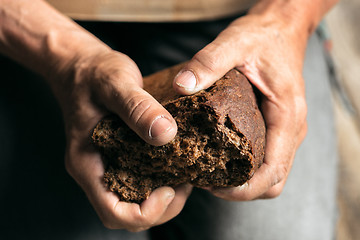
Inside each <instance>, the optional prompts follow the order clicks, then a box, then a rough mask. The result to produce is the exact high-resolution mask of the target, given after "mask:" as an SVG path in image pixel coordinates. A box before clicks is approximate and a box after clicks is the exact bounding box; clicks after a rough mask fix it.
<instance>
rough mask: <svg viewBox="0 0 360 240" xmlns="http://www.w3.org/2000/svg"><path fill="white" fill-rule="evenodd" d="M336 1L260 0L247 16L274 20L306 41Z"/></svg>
mask: <svg viewBox="0 0 360 240" xmlns="http://www.w3.org/2000/svg"><path fill="white" fill-rule="evenodd" d="M336 1H337V0H328V1H324V0H302V1H297V0H290V1H285V0H261V1H259V2H258V3H257V4H255V5H254V7H253V8H252V9H250V11H249V15H260V16H262V17H263V18H268V19H276V21H278V22H279V23H281V24H282V26H283V27H284V29H287V30H288V31H290V32H292V33H293V34H294V35H297V36H298V37H299V38H302V39H304V40H307V39H308V38H309V36H310V35H311V34H312V33H313V32H314V30H315V29H316V27H317V25H318V24H319V22H320V21H321V18H322V17H323V15H324V14H325V13H326V11H327V10H328V9H329V8H330V7H331V6H332V5H333V4H335V2H336Z"/></svg>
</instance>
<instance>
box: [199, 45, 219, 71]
mask: <svg viewBox="0 0 360 240" xmlns="http://www.w3.org/2000/svg"><path fill="white" fill-rule="evenodd" d="M218 59H220V58H219V57H217V56H216V54H214V52H213V51H211V50H210V49H208V48H204V49H202V50H200V51H199V52H198V53H197V54H195V56H194V57H193V59H192V61H193V62H194V61H195V62H196V63H198V64H199V65H200V66H201V67H202V68H203V69H204V70H205V71H207V72H209V73H210V74H212V73H215V71H216V66H217V65H218V63H217V62H218Z"/></svg>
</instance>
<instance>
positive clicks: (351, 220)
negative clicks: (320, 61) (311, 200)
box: [325, 0, 360, 240]
mask: <svg viewBox="0 0 360 240" xmlns="http://www.w3.org/2000/svg"><path fill="white" fill-rule="evenodd" d="M359 11H360V1H359V0H342V1H340V2H339V3H338V5H337V6H336V7H335V8H334V9H333V10H332V11H331V12H330V13H329V14H328V15H327V17H326V19H325V22H326V23H327V27H328V30H329V33H330V36H331V39H332V42H331V43H329V46H328V47H329V48H330V49H331V55H332V57H333V60H334V64H335V67H336V72H337V83H335V84H334V103H335V115H336V123H337V132H338V146H339V154H340V163H339V178H340V181H339V186H338V203H339V221H338V226H337V239H338V240H348V239H349V240H357V239H360V228H359V226H360V41H359V39H360V14H359Z"/></svg>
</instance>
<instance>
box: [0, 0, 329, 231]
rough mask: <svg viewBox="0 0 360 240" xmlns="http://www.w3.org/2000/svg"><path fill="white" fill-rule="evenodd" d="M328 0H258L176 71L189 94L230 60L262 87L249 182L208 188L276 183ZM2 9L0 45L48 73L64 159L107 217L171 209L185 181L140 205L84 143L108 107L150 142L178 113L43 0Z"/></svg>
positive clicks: (286, 167)
mask: <svg viewBox="0 0 360 240" xmlns="http://www.w3.org/2000/svg"><path fill="white" fill-rule="evenodd" d="M334 2H335V1H330V0H304V1H301V2H300V1H296V0H293V1H283V0H276V1H274V0H271V1H269V0H263V1H259V3H258V4H256V5H255V6H254V7H253V8H252V9H251V10H250V12H249V14H248V15H247V16H245V17H242V18H240V19H238V20H236V21H235V22H233V23H232V24H231V25H230V26H229V27H228V28H226V29H225V30H224V31H223V32H222V33H221V34H220V35H219V36H218V37H217V38H216V39H215V40H214V41H213V42H212V43H209V45H208V46H206V47H205V48H204V49H202V50H201V51H200V52H199V53H197V54H196V55H195V56H194V58H193V59H192V60H191V61H190V62H189V63H188V64H187V65H186V66H185V68H184V70H183V71H181V73H186V74H185V75H183V74H179V75H178V76H177V78H176V79H175V80H174V88H175V89H176V91H178V92H179V93H182V94H192V93H194V92H196V91H198V90H201V89H203V88H206V87H208V86H210V85H211V84H212V83H213V82H214V81H216V80H217V79H219V78H220V77H221V76H223V75H224V74H225V73H226V72H227V71H229V70H230V69H232V68H234V67H235V68H237V69H239V70H240V71H241V72H243V73H244V74H245V75H246V76H247V77H248V78H249V80H250V81H251V82H252V83H253V84H254V85H255V86H256V87H257V88H258V89H259V90H260V91H261V93H262V95H263V96H262V103H261V109H262V111H263V114H264V117H265V121H266V125H267V136H266V137H267V144H266V151H265V161H264V164H263V165H262V166H261V168H260V169H259V170H258V171H257V172H256V174H255V175H254V177H253V178H252V179H251V180H250V181H249V182H248V183H247V184H245V185H243V186H241V187H236V188H231V189H209V191H211V192H212V193H213V194H214V195H216V196H218V197H221V198H224V199H228V200H236V201H243V200H252V199H256V198H272V197H276V196H278V195H279V194H280V193H281V190H282V188H283V186H284V184H285V181H286V178H287V176H288V174H289V171H290V169H291V166H292V162H293V159H294V155H295V152H296V149H297V148H298V147H299V145H300V143H301V142H302V140H303V139H304V136H305V134H306V120H305V119H306V103H305V97H304V95H305V94H304V81H303V78H302V64H303V59H304V52H305V48H306V41H307V38H308V37H309V34H310V33H311V31H313V29H314V28H315V26H316V24H317V23H318V22H319V20H320V19H321V17H322V16H323V15H324V14H325V12H326V11H327V10H328V9H329V8H330V7H331V6H332V5H333V4H334ZM0 17H1V21H0V52H1V53H3V54H5V55H7V56H9V57H11V58H13V59H15V60H16V61H18V62H20V63H21V64H23V65H24V66H26V67H28V68H30V69H32V70H33V71H35V72H38V73H39V74H42V75H43V76H44V77H45V79H46V80H47V81H48V82H49V85H50V86H51V87H52V89H53V92H54V94H55V96H56V97H57V99H58V101H59V104H60V106H61V108H62V111H63V114H64V120H65V125H66V126H65V127H66V135H67V148H66V161H65V163H66V168H67V170H68V172H69V174H70V175H71V176H72V177H73V178H74V179H75V180H76V182H77V183H78V184H79V185H80V186H81V188H82V189H83V190H84V191H85V193H86V195H87V196H88V198H89V200H90V202H91V204H92V205H93V207H94V208H95V210H96V212H97V213H98V215H99V217H100V219H101V220H102V222H103V223H104V225H105V226H106V227H108V228H123V229H128V230H130V231H141V230H145V229H148V228H150V227H152V226H155V225H159V224H161V223H164V222H166V221H168V220H170V219H172V218H173V217H175V216H176V215H177V214H178V213H179V212H180V211H181V210H182V208H183V206H184V204H185V202H186V199H187V197H188V196H189V194H190V192H191V186H187V185H185V186H180V187H178V188H176V189H172V188H170V187H161V188H159V189H157V190H155V191H154V192H153V193H152V194H151V195H150V197H149V198H148V199H147V200H145V201H144V202H143V203H142V204H140V205H139V204H130V203H125V202H120V201H119V199H118V197H117V196H116V194H114V193H112V192H110V191H108V190H107V189H106V187H105V186H104V183H103V180H102V179H103V174H104V166H103V163H102V161H101V158H100V154H99V153H98V152H97V151H96V150H95V149H94V148H93V147H92V146H91V144H90V133H91V130H92V129H93V128H94V126H95V125H96V123H97V122H98V121H99V120H100V119H102V118H103V117H104V116H105V115H107V114H108V113H109V112H113V113H115V114H118V115H119V116H120V117H121V118H122V119H123V120H124V121H125V122H126V123H127V124H128V125H129V126H130V127H131V128H132V129H133V130H134V131H135V132H136V133H137V134H138V135H139V136H140V137H141V138H143V139H144V140H145V141H146V142H148V143H150V144H153V145H162V144H166V143H167V142H168V141H170V140H171V139H172V138H173V137H174V136H175V134H176V130H177V127H176V123H175V121H174V120H173V118H172V117H171V115H170V114H169V113H168V112H167V111H166V110H165V109H164V108H163V107H162V106H161V105H160V104H159V103H158V102H157V101H156V100H155V99H154V98H153V97H152V96H150V95H149V94H148V93H146V92H145V91H144V90H143V89H142V76H141V73H140V71H139V69H138V67H137V66H136V64H135V63H134V62H133V61H132V60H131V59H130V58H129V57H127V56H126V55H124V54H122V53H119V52H116V51H113V50H111V49H110V48H109V47H107V46H106V45H105V44H104V43H102V42H101V41H99V40H98V39H96V38H95V37H94V36H93V35H91V34H89V33H88V32H86V30H84V29H82V28H80V27H79V26H77V25H76V24H75V23H74V22H72V21H71V20H70V19H68V18H66V17H64V16H63V15H62V14H60V13H58V12H57V11H56V10H54V9H53V8H51V7H50V6H48V5H47V4H46V3H45V2H44V1H41V0H32V1H26V0H0ZM35 26H36V27H35ZM119 31H121V30H119ZM189 71H190V72H189ZM192 74H194V75H192ZM191 76H193V77H191ZM191 79H193V80H194V79H195V80H196V81H195V83H191V82H190V81H189V80H191Z"/></svg>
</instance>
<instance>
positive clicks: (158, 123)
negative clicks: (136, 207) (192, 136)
mask: <svg viewBox="0 0 360 240" xmlns="http://www.w3.org/2000/svg"><path fill="white" fill-rule="evenodd" d="M125 79H126V78H125ZM110 92H111V94H106V93H105V94H104V95H103V98H102V99H103V101H104V104H105V105H106V107H107V108H108V109H109V110H110V111H112V112H114V113H116V114H117V115H118V116H120V118H121V119H122V120H123V121H124V122H125V123H126V124H127V125H128V126H129V127H130V128H131V129H132V130H133V131H134V132H136V133H137V135H139V136H140V137H141V138H142V139H143V140H145V141H146V142H147V143H149V144H152V145H155V146H160V145H164V144H166V143H168V142H169V141H170V140H172V139H173V138H174V137H175V135H176V132H177V125H176V122H175V120H174V119H173V118H172V116H171V115H170V113H169V112H168V111H167V110H166V109H165V108H164V107H163V106H162V105H161V104H160V103H159V102H158V101H156V100H155V99H154V98H153V97H152V96H151V95H150V94H149V93H148V92H146V91H145V90H143V89H142V88H141V87H140V86H139V85H138V84H137V83H136V81H134V82H131V81H126V80H125V81H122V83H121V84H120V86H119V85H116V84H114V85H113V86H112V87H111V89H110Z"/></svg>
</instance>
